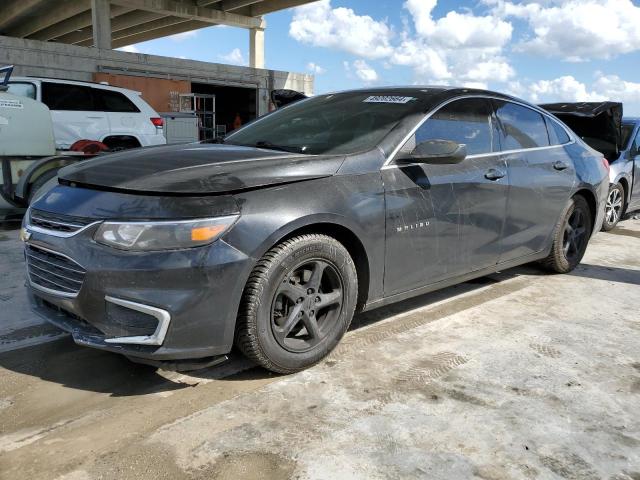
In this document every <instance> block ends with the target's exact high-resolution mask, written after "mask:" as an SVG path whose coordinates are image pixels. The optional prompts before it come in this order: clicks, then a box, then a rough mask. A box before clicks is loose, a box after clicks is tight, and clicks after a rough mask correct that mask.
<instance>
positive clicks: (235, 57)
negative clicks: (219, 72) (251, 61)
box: [218, 48, 248, 66]
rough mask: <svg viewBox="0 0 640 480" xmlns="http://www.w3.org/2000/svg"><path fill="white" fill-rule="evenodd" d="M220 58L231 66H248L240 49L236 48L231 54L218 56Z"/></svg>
mask: <svg viewBox="0 0 640 480" xmlns="http://www.w3.org/2000/svg"><path fill="white" fill-rule="evenodd" d="M218 57H219V58H220V60H222V61H223V62H225V63H228V64H229V65H239V66H246V65H247V64H248V62H247V61H246V60H245V58H244V55H242V52H241V51H240V49H239V48H234V49H233V50H231V51H230V52H229V53H226V54H224V55H218Z"/></svg>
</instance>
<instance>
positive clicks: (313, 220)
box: [224, 172, 385, 299]
mask: <svg viewBox="0 0 640 480" xmlns="http://www.w3.org/2000/svg"><path fill="white" fill-rule="evenodd" d="M234 198H235V199H236V201H237V203H238V205H239V206H240V211H241V214H240V219H239V220H238V222H237V223H236V225H235V226H234V227H233V229H232V230H231V231H230V232H229V233H228V234H227V235H226V236H225V238H224V240H225V241H226V242H227V243H229V244H230V245H232V246H234V247H235V248H237V249H238V250H239V251H241V252H243V253H245V254H246V255H248V256H249V257H251V258H252V260H253V263H254V265H255V263H256V262H257V261H258V260H259V259H260V258H261V257H262V256H263V255H264V254H265V253H266V252H267V251H268V250H269V249H270V248H272V247H273V246H274V245H277V244H278V243H279V242H281V241H282V240H283V239H284V238H286V237H288V236H290V235H291V234H293V233H294V232H296V231H303V230H304V231H313V228H317V229H319V230H320V231H322V232H325V233H328V234H331V229H332V228H335V229H336V230H337V229H340V230H342V231H345V230H346V231H348V232H349V234H350V236H352V237H355V238H357V240H358V241H359V242H360V244H361V245H362V248H363V249H364V252H365V254H366V256H367V259H368V267H369V278H370V282H369V290H368V298H370V299H371V298H377V296H379V295H381V292H382V279H383V274H384V244H385V214H384V211H385V210H384V209H385V204H384V191H383V187H382V181H381V179H380V175H379V172H375V173H371V174H366V175H339V176H335V177H330V178H323V179H317V180H312V181H307V182H299V183H295V184H289V185H282V186H278V187H273V188H267V189H262V190H256V191H251V192H242V193H239V194H237V195H236V196H234ZM252 268H253V267H252ZM249 274H250V272H249V273H248V274H247V276H248V275H249Z"/></svg>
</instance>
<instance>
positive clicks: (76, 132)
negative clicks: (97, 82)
mask: <svg viewBox="0 0 640 480" xmlns="http://www.w3.org/2000/svg"><path fill="white" fill-rule="evenodd" d="M92 90H93V89H92V88H90V87H87V86H84V85H74V84H68V83H57V82H42V102H43V103H44V104H45V105H47V106H48V107H49V110H51V117H52V119H53V131H54V135H55V138H56V146H57V147H58V148H61V149H68V148H69V147H70V146H71V145H73V144H74V143H75V142H76V141H78V140H85V139H86V140H102V139H103V138H104V136H105V135H107V134H108V133H109V119H108V118H107V114H106V113H105V112H103V111H101V110H100V108H101V107H100V106H99V105H97V104H96V100H95V98H94V96H93V92H92Z"/></svg>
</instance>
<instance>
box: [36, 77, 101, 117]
mask: <svg viewBox="0 0 640 480" xmlns="http://www.w3.org/2000/svg"><path fill="white" fill-rule="evenodd" d="M42 102H43V103H44V104H45V105H46V106H47V107H49V110H66V111H76V112H78V111H79V112H91V111H94V110H96V108H95V105H94V102H93V95H91V88H89V87H83V86H81V85H69V84H65V83H49V82H44V83H43V84H42Z"/></svg>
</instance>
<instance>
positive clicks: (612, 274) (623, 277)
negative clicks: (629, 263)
mask: <svg viewBox="0 0 640 480" xmlns="http://www.w3.org/2000/svg"><path fill="white" fill-rule="evenodd" d="M569 275H572V276H574V277H584V278H593V279H596V280H605V281H608V282H617V283H628V284H629V285H640V270H632V269H630V268H620V267H605V266H602V265H591V264H588V263H582V264H580V265H579V266H578V268H576V269H575V270H574V271H573V272H571V273H570V274H569Z"/></svg>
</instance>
